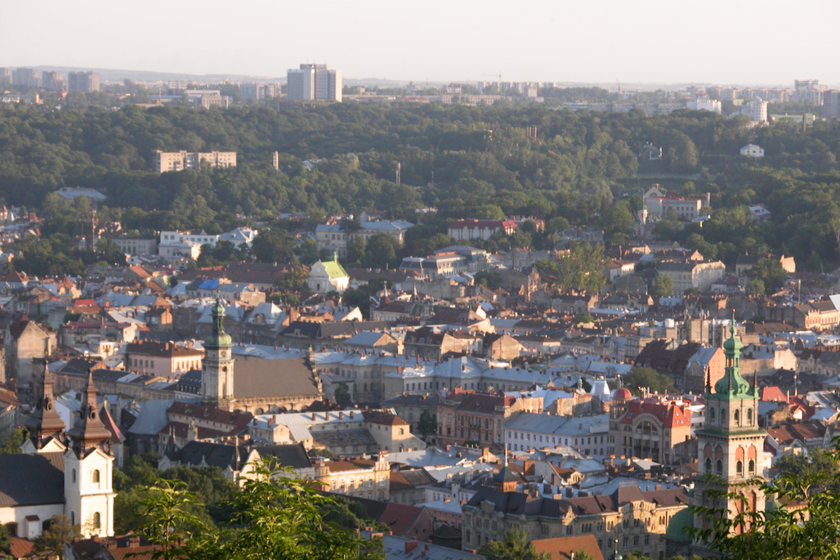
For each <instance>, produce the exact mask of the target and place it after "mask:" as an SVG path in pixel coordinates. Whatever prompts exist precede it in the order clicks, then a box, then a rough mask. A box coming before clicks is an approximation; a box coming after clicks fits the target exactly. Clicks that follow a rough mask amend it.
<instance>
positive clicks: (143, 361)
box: [125, 341, 204, 377]
mask: <svg viewBox="0 0 840 560" xmlns="http://www.w3.org/2000/svg"><path fill="white" fill-rule="evenodd" d="M203 360H204V352H202V351H201V350H196V349H194V348H187V347H186V346H181V345H178V344H173V343H171V342H166V343H160V342H151V341H149V342H136V343H132V344H129V345H128V348H126V353H125V365H126V369H127V370H129V371H135V372H139V373H144V374H151V375H159V376H161V377H173V376H174V377H180V376H182V375H183V374H185V373H187V372H188V371H190V370H198V369H201V364H202V361H203Z"/></svg>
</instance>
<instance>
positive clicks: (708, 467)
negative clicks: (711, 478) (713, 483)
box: [706, 457, 712, 473]
mask: <svg viewBox="0 0 840 560" xmlns="http://www.w3.org/2000/svg"><path fill="white" fill-rule="evenodd" d="M706 472H707V473H710V472H712V460H711V459H710V458H708V457H706Z"/></svg>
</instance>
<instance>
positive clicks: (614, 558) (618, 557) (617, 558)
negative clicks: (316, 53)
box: [612, 538, 624, 560]
mask: <svg viewBox="0 0 840 560" xmlns="http://www.w3.org/2000/svg"><path fill="white" fill-rule="evenodd" d="M613 542H614V543H615V548H614V550H615V552H614V553H613V556H612V560H624V559H623V558H622V556H621V554H619V553H618V538H616V539H615V540H614V541H613Z"/></svg>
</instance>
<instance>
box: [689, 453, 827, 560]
mask: <svg viewBox="0 0 840 560" xmlns="http://www.w3.org/2000/svg"><path fill="white" fill-rule="evenodd" d="M837 447H838V440H837V439H835V440H834V449H832V450H830V451H826V452H825V453H824V456H827V457H829V458H830V461H831V462H833V464H834V465H836V464H837V463H838V462H840V450H838V448H837ZM800 472H802V471H800ZM805 472H806V473H807V474H804V475H800V474H799V472H797V471H795V470H789V471H787V472H783V473H782V474H780V475H779V476H777V477H776V478H775V479H773V480H771V481H769V482H765V481H764V480H763V479H761V478H759V479H754V480H750V481H747V482H744V483H743V484H730V485H729V486H728V488H727V487H726V485H725V484H724V482H723V481H721V480H719V479H717V477H714V476H709V475H706V477H707V478H708V479H709V480H710V482H712V483H714V484H717V489H710V490H707V492H708V496H709V497H710V498H713V499H718V498H719V499H720V501H721V503H726V501H727V499H734V500H736V501H737V503H739V504H740V507H738V508H736V509H737V511H736V512H726V511H724V510H723V509H722V508H715V507H706V506H691V511H692V512H693V513H694V515H695V516H700V517H702V519H703V520H704V521H705V524H704V527H705V528H694V529H690V530H689V534H690V535H691V537H692V538H693V539H695V540H698V541H701V542H706V543H708V546H709V548H710V549H712V550H713V551H714V552H715V553H716V554H717V555H718V556H719V557H720V558H725V559H732V560H736V559H737V560H811V559H817V558H820V559H836V558H840V538H838V535H840V494H838V492H837V489H838V488H840V474H838V472H837V470H836V468H835V469H814V470H811V471H810V472H807V471H805ZM755 484H760V486H761V491H762V492H764V494H765V496H767V508H766V509H765V511H757V512H753V511H751V510H750V507H749V504H748V503H747V498H745V497H744V496H743V495H742V494H741V493H740V492H739V489H741V487H742V486H743V487H744V488H746V487H749V486H750V485H755ZM733 513H734V514H733Z"/></svg>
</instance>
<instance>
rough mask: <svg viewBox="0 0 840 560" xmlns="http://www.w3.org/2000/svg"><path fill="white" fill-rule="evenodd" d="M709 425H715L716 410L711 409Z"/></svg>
mask: <svg viewBox="0 0 840 560" xmlns="http://www.w3.org/2000/svg"><path fill="white" fill-rule="evenodd" d="M709 423H710V424H714V423H715V409H714V408H710V409H709Z"/></svg>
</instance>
